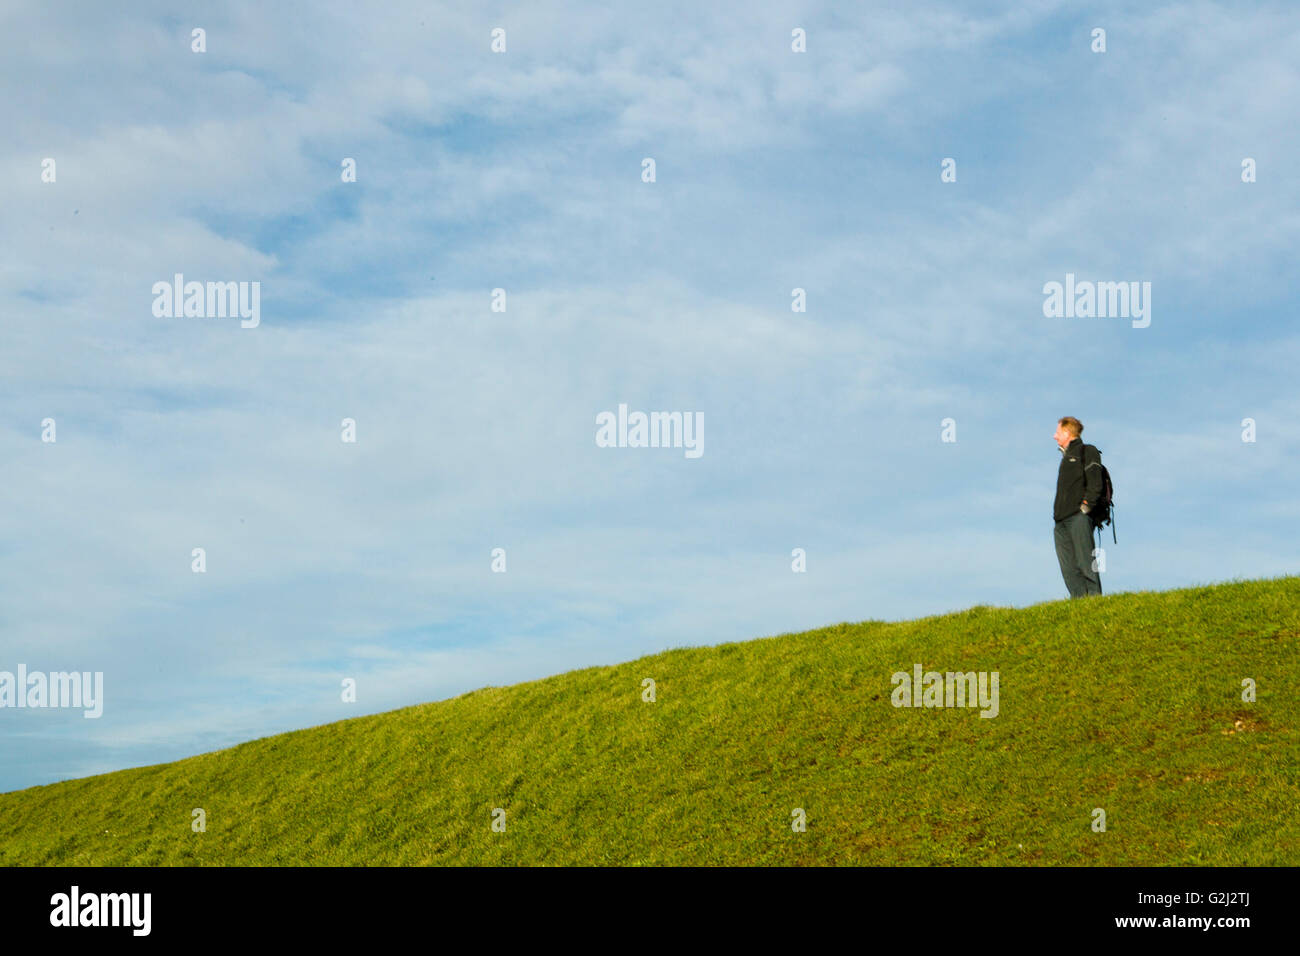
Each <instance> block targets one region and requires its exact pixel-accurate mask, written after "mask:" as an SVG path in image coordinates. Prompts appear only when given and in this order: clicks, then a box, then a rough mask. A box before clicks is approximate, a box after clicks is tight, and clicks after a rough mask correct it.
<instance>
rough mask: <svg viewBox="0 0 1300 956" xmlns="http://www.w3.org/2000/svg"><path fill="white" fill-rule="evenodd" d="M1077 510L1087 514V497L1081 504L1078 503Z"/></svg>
mask: <svg viewBox="0 0 1300 956" xmlns="http://www.w3.org/2000/svg"><path fill="white" fill-rule="evenodd" d="M1079 510H1080V511H1082V512H1083V513H1084V514H1087V513H1088V512H1089V511H1090V510H1091V509H1090V508H1089V507H1088V499H1086V498H1085V499H1084V501H1083V504H1081V505H1079Z"/></svg>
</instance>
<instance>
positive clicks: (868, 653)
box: [0, 577, 1300, 866]
mask: <svg viewBox="0 0 1300 956" xmlns="http://www.w3.org/2000/svg"><path fill="white" fill-rule="evenodd" d="M1298 652H1300V577H1286V578H1277V579H1273V580H1266V581H1240V582H1233V583H1230V584H1222V585H1217V586H1213V587H1199V588H1191V589H1186V590H1180V591H1168V592H1140V593H1127V594H1118V595H1111V596H1106V597H1103V598H1092V599H1088V600H1081V601H1057V602H1052V603H1047V604H1040V605H1036V606H1034V607H1030V608H1025V609H1020V610H1012V609H999V608H990V607H975V608H972V609H971V610H969V611H965V612H962V613H957V614H949V615H945V616H940V617H929V618H924V619H922V620H917V621H906V622H901V623H881V622H868V623H864V624H840V625H837V626H834V627H829V628H824V629H822V630H818V631H811V632H808V633H804V634H787V635H781V636H780V637H774V638H767V639H763V640H753V641H745V642H741V643H732V644H722V645H719V646H716V647H702V648H690V649H677V650H672V651H668V652H666V653H663V654H657V655H654V656H652V657H645V658H642V659H640V660H637V661H632V662H630V663H626V664H620V665H617V666H614V667H597V668H590V669H587V670H581V671H574V672H571V673H567V674H561V675H558V676H556V677H551V678H547V679H546V680H540V681H533V682H531V683H526V684H518V685H515V686H512V687H491V688H486V689H483V690H477V691H474V692H472V693H469V694H464V695H462V696H460V697H457V698H454V699H452V700H446V701H440V702H437V703H431V704H423V705H420V706H416V707H408V708H405V709H402V710H396V711H392V712H390V713H386V714H378V715H374V716H370V717H361V718H355V719H352V720H344V721H340V722H338V723H334V724H327V725H324V726H320V727H313V728H310V729H307V730H300V731H295V732H293V733H287V734H280V735H278V736H275V737H267V738H264V739H261V740H255V741H252V742H250V743H246V744H242V745H240V746H238V747H233V748H231V749H229V750H222V751H218V752H216V753H209V754H203V755H201V756H197V757H191V758H189V759H186V760H181V761H178V762H176V763H170V764H161V765H158V766H153V767H144V768H139V769H134V770H124V771H120V772H117V773H110V774H104V775H101V776H96V777H89V778H85V779H80V780H71V781H66V782H63V783H57V784H53V785H50V786H44V787H33V788H31V789H28V790H21V791H16V792H13V793H7V794H0V863H3V864H6V865H63V864H67V865H95V866H100V865H105V866H106V865H132V866H158V865H226V864H255V865H318V864H319V865H340V864H342V865H358V864H359V865H368V864H398V865H431V864H505V865H519V864H522V865H562V864H631V865H635V864H706V865H712V864H740V865H746V864H780V865H789V864H794V865H805V864H832V865H843V864H850V865H852V864H884V865H900V864H901V865H918V864H940V865H946V864H960V865H983V864H992V865H1008V864H1010V865H1165V864H1178V865H1202V864H1217V865H1252V866H1254V865H1296V864H1298V863H1300V809H1298V808H1300V720H1298V717H1300V714H1298V712H1297V711H1298V706H1297V678H1298V677H1300V664H1298V663H1297V662H1300V653H1298ZM917 662H920V663H921V664H923V665H924V667H925V669H926V670H937V671H949V670H952V671H957V670H961V671H968V670H975V671H997V672H998V673H999V675H1000V713H999V715H998V716H997V717H996V718H993V719H986V718H981V717H980V716H979V712H978V710H976V709H964V710H963V709H955V708H954V709H913V708H895V707H893V706H892V705H891V703H890V694H891V691H892V685H891V682H890V675H891V674H892V673H893V672H895V671H907V672H909V673H910V671H911V670H912V666H913V664H915V663H917ZM647 677H650V678H653V679H654V680H655V682H656V684H657V690H656V695H657V700H656V701H655V702H653V703H647V702H644V701H643V700H642V685H641V682H642V680H643V679H644V678H647ZM1247 677H1250V678H1253V679H1254V680H1255V681H1256V682H1257V686H1258V699H1257V700H1256V701H1255V702H1253V703H1246V702H1243V701H1242V679H1243V678H1247ZM195 807H202V808H204V810H205V811H206V813H207V830H206V832H203V833H194V832H192V830H191V826H190V821H191V810H192V809H193V808H195ZM496 807H500V808H503V809H504V810H505V811H506V830H505V832H503V833H501V832H493V830H492V828H491V822H492V811H493V808H496ZM796 807H801V808H803V809H804V811H805V812H806V814H807V830H806V832H802V833H798V832H794V831H793V830H792V828H791V820H792V817H791V811H792V810H793V809H794V808H796ZM1097 807H1100V808H1102V809H1104V810H1105V812H1106V817H1107V819H1106V832H1104V833H1099V832H1093V829H1092V821H1093V815H1092V814H1093V809H1094V808H1097Z"/></svg>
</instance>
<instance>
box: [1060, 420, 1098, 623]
mask: <svg viewBox="0 0 1300 956" xmlns="http://www.w3.org/2000/svg"><path fill="white" fill-rule="evenodd" d="M1082 434H1083V424H1082V423H1081V422H1080V421H1079V419H1077V418H1071V417H1070V416H1068V415H1067V416H1066V417H1065V418H1062V419H1059V420H1058V421H1057V423H1056V434H1054V435H1053V436H1052V437H1053V438H1055V439H1056V444H1057V446H1058V447H1059V448H1060V449H1061V467H1060V470H1059V471H1058V472H1057V473H1056V502H1055V504H1053V506H1052V517H1053V518H1054V519H1055V521H1056V534H1055V538H1056V559H1057V560H1058V561H1059V562H1060V563H1061V577H1063V578H1065V587H1066V588H1067V589H1068V590H1069V592H1070V597H1072V598H1076V597H1083V596H1085V595H1088V594H1101V575H1100V574H1098V573H1097V572H1096V571H1095V570H1093V566H1092V519H1091V518H1090V517H1088V511H1089V505H1088V502H1090V501H1096V500H1097V498H1098V496H1099V495H1100V494H1101V490H1102V480H1101V459H1100V456H1099V455H1098V453H1097V450H1096V449H1095V448H1093V447H1092V446H1091V445H1089V446H1087V452H1086V455H1085V451H1084V448H1085V446H1084V444H1083V439H1082V438H1081V437H1079V436H1080V435H1082ZM1085 458H1086V460H1085Z"/></svg>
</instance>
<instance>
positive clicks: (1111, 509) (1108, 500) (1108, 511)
mask: <svg viewBox="0 0 1300 956" xmlns="http://www.w3.org/2000/svg"><path fill="white" fill-rule="evenodd" d="M1089 448H1091V449H1092V450H1093V451H1095V452H1097V464H1099V465H1101V452H1099V451H1097V446H1096V445H1084V446H1083V451H1084V455H1081V456H1080V462H1081V463H1082V461H1083V460H1084V456H1085V455H1086V454H1087V451H1088V449H1089ZM1085 467H1086V466H1085ZM1083 484H1084V487H1085V488H1086V487H1087V486H1088V477H1087V473H1086V471H1085V473H1084V479H1083ZM1088 517H1089V518H1091V519H1092V529H1093V530H1094V531H1100V530H1101V529H1102V528H1104V527H1105V526H1106V525H1110V536H1111V538H1112V539H1113V540H1114V542H1115V543H1116V544H1119V538H1116V537H1115V486H1114V485H1112V484H1111V483H1110V472H1109V471H1107V470H1106V466H1105V465H1101V497H1100V498H1098V499H1097V501H1096V502H1095V503H1094V504H1092V505H1091V506H1090V507H1089V508H1088Z"/></svg>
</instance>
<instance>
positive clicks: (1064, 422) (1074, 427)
mask: <svg viewBox="0 0 1300 956" xmlns="http://www.w3.org/2000/svg"><path fill="white" fill-rule="evenodd" d="M1082 434H1083V422H1081V421H1079V419H1077V418H1073V417H1071V416H1070V415H1066V416H1065V417H1064V418H1059V419H1057V421H1056V434H1054V435H1053V436H1052V437H1053V438H1055V439H1056V444H1057V446H1058V447H1059V448H1060V449H1061V451H1065V448H1066V446H1067V445H1069V444H1070V442H1072V441H1074V440H1075V439H1076V438H1078V437H1079V436H1080V435H1082Z"/></svg>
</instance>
